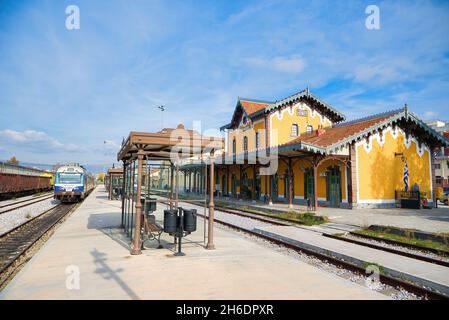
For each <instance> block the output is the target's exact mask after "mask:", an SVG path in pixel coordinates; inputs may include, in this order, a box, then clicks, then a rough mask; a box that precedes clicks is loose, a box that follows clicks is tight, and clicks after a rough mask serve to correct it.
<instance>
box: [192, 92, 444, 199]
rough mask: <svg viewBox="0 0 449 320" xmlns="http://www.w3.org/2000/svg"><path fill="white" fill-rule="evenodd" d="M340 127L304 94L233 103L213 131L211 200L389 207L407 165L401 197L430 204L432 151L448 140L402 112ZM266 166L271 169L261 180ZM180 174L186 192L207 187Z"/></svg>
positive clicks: (335, 116) (333, 114)
mask: <svg viewBox="0 0 449 320" xmlns="http://www.w3.org/2000/svg"><path fill="white" fill-rule="evenodd" d="M345 120H346V117H345V116H344V115H343V114H342V113H341V112H339V111H337V110H336V109H334V108H333V107H332V106H330V105H329V104H327V103H326V102H324V101H323V100H322V99H320V98H318V97H317V96H315V95H314V94H312V93H311V92H309V90H308V89H306V90H303V91H301V92H298V93H296V94H294V95H292V96H289V97H287V98H285V99H282V100H280V101H276V102H270V101H260V100H254V99H244V98H239V99H238V100H237V104H236V106H235V108H234V112H233V114H232V117H231V121H230V122H229V123H228V124H227V125H225V126H223V127H222V128H221V129H222V130H223V131H225V137H226V138H225V150H224V152H222V154H221V157H219V158H218V159H216V160H215V163H216V165H217V170H216V172H215V174H216V180H215V181H216V183H217V184H216V186H215V189H216V193H217V194H218V195H219V196H223V197H234V198H243V199H253V200H265V201H267V202H286V203H290V204H293V203H299V204H306V203H307V199H309V203H312V205H315V206H330V207H346V208H357V207H393V206H395V203H396V199H397V191H403V190H404V166H405V165H407V167H408V186H409V190H414V191H417V190H419V193H420V196H421V197H422V198H425V199H427V202H428V203H429V204H430V205H433V202H434V201H433V199H434V192H433V185H434V183H435V181H434V179H433V178H432V177H433V176H434V175H433V174H432V170H433V165H432V163H433V152H432V150H434V149H435V148H437V147H441V146H448V145H449V141H448V140H446V139H445V138H444V137H443V136H442V135H440V134H439V133H438V132H436V131H435V130H433V129H432V128H430V127H429V126H427V125H426V124H425V123H424V122H423V121H421V120H420V119H419V118H418V117H417V116H416V115H414V114H413V113H411V112H410V111H409V110H408V109H407V106H405V107H404V108H401V109H397V110H393V111H388V112H384V113H380V114H376V115H373V116H370V117H366V118H362V119H358V120H354V121H345ZM273 159H277V160H276V161H274V160H273ZM268 161H270V162H269V163H268V164H267V162H268ZM274 162H276V166H274V165H273V163H274ZM268 167H270V168H273V167H275V170H274V171H272V172H271V173H270V174H268V175H267V168H268ZM264 169H265V171H264ZM184 172H185V173H186V177H187V178H188V186H189V190H190V191H197V190H200V189H201V188H202V187H204V186H207V183H204V181H205V180H204V179H203V180H202V171H201V170H200V169H195V168H190V169H189V168H188V167H187V168H186V170H184ZM203 178H204V177H203Z"/></svg>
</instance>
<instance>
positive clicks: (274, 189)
mask: <svg viewBox="0 0 449 320" xmlns="http://www.w3.org/2000/svg"><path fill="white" fill-rule="evenodd" d="M271 199H272V200H273V201H277V200H278V174H277V173H276V174H275V175H274V176H272V177H271Z"/></svg>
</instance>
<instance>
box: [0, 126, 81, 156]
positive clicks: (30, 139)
mask: <svg viewBox="0 0 449 320" xmlns="http://www.w3.org/2000/svg"><path fill="white" fill-rule="evenodd" d="M0 141H3V143H5V144H10V145H15V146H19V147H22V148H25V149H28V150H32V151H35V152H41V153H45V152H48V151H52V152H84V151H85V148H83V147H81V146H79V145H76V144H73V143H68V144H64V143H61V142H59V141H58V140H57V139H55V138H52V137H50V136H49V135H47V134H46V133H45V132H42V131H35V130H25V131H15V130H10V129H5V130H1V131H0Z"/></svg>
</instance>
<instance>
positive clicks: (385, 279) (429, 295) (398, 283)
mask: <svg viewBox="0 0 449 320" xmlns="http://www.w3.org/2000/svg"><path fill="white" fill-rule="evenodd" d="M179 202H180V203H182V202H185V201H182V200H180V201H179ZM185 203H187V204H190V205H194V206H198V205H197V204H193V203H189V202H185ZM167 204H168V202H167ZM216 210H217V211H222V212H225V213H227V214H233V215H237V216H240V217H246V218H248V219H253V220H258V221H263V222H264V223H270V224H273V225H279V224H281V223H280V221H276V222H275V223H273V221H271V220H272V219H268V218H262V217H259V216H257V215H256V216H257V218H256V217H254V216H253V214H249V213H247V212H243V211H239V210H235V209H232V210H228V209H222V208H217V209H216ZM198 215H199V216H200V217H203V218H206V219H208V218H207V217H204V215H203V214H200V213H198ZM214 222H217V223H219V224H221V225H224V226H226V227H229V228H231V229H234V230H237V231H239V232H243V233H246V234H249V235H251V236H254V237H258V238H262V239H264V240H265V241H268V242H271V243H274V244H276V245H279V246H283V247H286V248H289V249H292V250H294V251H296V252H300V253H304V254H306V255H309V256H313V257H315V258H318V259H320V260H322V261H327V262H328V263H330V264H332V265H334V266H336V267H338V268H343V269H347V270H349V271H352V272H354V273H356V274H359V275H363V276H365V272H366V270H365V269H364V268H362V267H359V266H358V265H355V264H352V263H350V262H347V261H343V260H340V259H338V258H335V257H333V256H330V255H324V254H321V253H317V252H315V251H312V250H308V249H305V248H303V247H299V246H296V245H293V244H290V243H287V242H285V241H282V240H278V239H273V238H271V237H267V236H265V235H262V234H260V233H258V232H254V231H253V230H251V229H249V228H244V227H241V226H239V225H236V224H233V223H229V222H227V221H223V220H221V219H220V218H217V217H214ZM284 223H285V222H283V223H282V224H284ZM376 249H378V250H381V249H382V248H376ZM383 251H386V250H383ZM379 281H380V282H381V283H384V284H386V285H389V286H391V287H394V288H403V289H404V290H406V291H408V292H411V293H413V294H416V295H418V296H421V297H424V298H426V299H430V300H449V297H448V296H446V295H444V294H440V293H438V292H435V291H433V290H430V289H427V288H424V287H421V286H419V285H417V284H414V283H410V282H407V281H403V280H400V279H397V278H393V277H391V276H388V275H384V274H380V275H379Z"/></svg>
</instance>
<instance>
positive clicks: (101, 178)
mask: <svg viewBox="0 0 449 320" xmlns="http://www.w3.org/2000/svg"><path fill="white" fill-rule="evenodd" d="M105 175H106V174H105V173H104V172H101V173H99V174H98V175H97V181H99V182H104V176H105Z"/></svg>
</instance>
